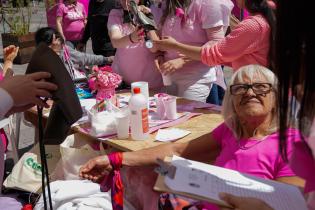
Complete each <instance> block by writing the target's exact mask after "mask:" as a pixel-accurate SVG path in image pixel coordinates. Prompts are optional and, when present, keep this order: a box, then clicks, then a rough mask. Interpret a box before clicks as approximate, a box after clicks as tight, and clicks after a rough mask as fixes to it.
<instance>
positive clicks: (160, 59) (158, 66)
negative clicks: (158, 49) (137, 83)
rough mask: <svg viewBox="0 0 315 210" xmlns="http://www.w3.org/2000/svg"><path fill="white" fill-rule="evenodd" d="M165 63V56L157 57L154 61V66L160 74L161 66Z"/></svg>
mask: <svg viewBox="0 0 315 210" xmlns="http://www.w3.org/2000/svg"><path fill="white" fill-rule="evenodd" d="M163 63H164V56H163V55H159V56H157V57H156V58H155V59H154V65H155V67H156V69H157V70H158V71H159V72H162V71H161V65H162V64H163Z"/></svg>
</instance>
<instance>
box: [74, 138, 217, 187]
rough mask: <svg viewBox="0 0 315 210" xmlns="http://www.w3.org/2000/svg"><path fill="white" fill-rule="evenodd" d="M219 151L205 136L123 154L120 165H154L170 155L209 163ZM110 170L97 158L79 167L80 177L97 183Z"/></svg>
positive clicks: (215, 143) (105, 160) (103, 159)
mask: <svg viewBox="0 0 315 210" xmlns="http://www.w3.org/2000/svg"><path fill="white" fill-rule="evenodd" d="M219 151H220V146H219V144H218V143H217V142H216V141H215V140H214V139H213V138H212V134H206V135H204V136H201V137H199V138H198V139H195V140H193V141H191V142H188V143H167V144H162V145H160V146H156V147H152V148H149V149H143V150H139V151H136V152H124V153H123V162H122V164H123V165H126V166H146V165H154V164H156V160H157V158H159V159H162V160H163V159H164V158H165V157H167V156H172V155H178V156H182V157H185V158H188V159H192V160H197V161H203V162H209V161H211V160H214V159H215V158H216V157H217V155H218V154H219ZM110 170H111V166H110V164H109V160H108V157H107V156H99V157H96V158H93V159H91V160H90V161H88V162H87V163H86V164H84V165H83V166H82V167H81V169H80V176H81V177H82V178H87V179H91V180H93V181H97V180H99V179H100V178H101V177H102V176H103V175H104V173H108V172H109V171H110Z"/></svg>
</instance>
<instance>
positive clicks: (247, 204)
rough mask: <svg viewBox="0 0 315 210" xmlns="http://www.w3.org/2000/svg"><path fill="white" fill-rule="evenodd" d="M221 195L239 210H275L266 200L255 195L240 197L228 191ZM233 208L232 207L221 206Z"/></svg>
mask: <svg viewBox="0 0 315 210" xmlns="http://www.w3.org/2000/svg"><path fill="white" fill-rule="evenodd" d="M219 197H220V199H221V200H224V201H225V202H227V203H228V204H230V205H231V206H233V209H237V210H253V209H255V210H274V209H273V208H271V207H270V206H269V205H268V204H267V203H265V202H264V201H262V200H260V199H257V198H253V197H239V196H235V195H232V194H228V193H220V194H219ZM221 210H231V208H221Z"/></svg>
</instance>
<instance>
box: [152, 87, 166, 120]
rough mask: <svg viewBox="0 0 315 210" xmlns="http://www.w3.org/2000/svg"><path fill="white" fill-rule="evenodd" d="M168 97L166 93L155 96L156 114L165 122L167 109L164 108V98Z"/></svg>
mask: <svg viewBox="0 0 315 210" xmlns="http://www.w3.org/2000/svg"><path fill="white" fill-rule="evenodd" d="M166 96H168V95H167V94H165V93H158V94H155V95H154V99H155V101H156V114H157V116H158V119H160V120H164V119H165V108H164V102H163V98H164V97H166Z"/></svg>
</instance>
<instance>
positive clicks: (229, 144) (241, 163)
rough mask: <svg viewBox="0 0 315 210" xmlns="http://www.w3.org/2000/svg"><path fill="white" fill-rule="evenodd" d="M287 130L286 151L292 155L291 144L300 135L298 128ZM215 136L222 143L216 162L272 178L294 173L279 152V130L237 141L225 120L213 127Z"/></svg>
mask: <svg viewBox="0 0 315 210" xmlns="http://www.w3.org/2000/svg"><path fill="white" fill-rule="evenodd" d="M287 134H288V147H287V151H288V156H289V157H290V156H291V153H292V144H293V142H297V141H298V140H299V139H300V136H299V132H298V131H297V130H296V129H288V132H287ZM212 136H213V138H214V139H215V140H216V141H217V142H218V144H219V145H220V146H221V152H220V154H219V156H218V157H217V159H216V161H215V165H216V166H220V167H224V168H228V169H233V170H236V171H239V172H241V173H246V174H250V175H254V176H257V177H261V178H265V179H272V180H275V179H277V178H280V177H287V176H295V174H294V173H293V172H292V170H291V168H290V167H289V164H288V163H286V162H285V161H284V160H283V159H282V158H281V156H280V154H279V146H278V145H279V139H278V138H279V136H278V133H277V132H276V133H273V134H270V135H269V136H267V137H266V138H265V139H263V140H255V139H241V140H240V143H238V140H237V139H236V138H235V136H234V134H233V132H232V131H231V130H230V129H229V128H228V127H227V125H226V124H225V123H222V124H221V125H220V126H218V127H217V128H216V129H214V130H213V132H212Z"/></svg>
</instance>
